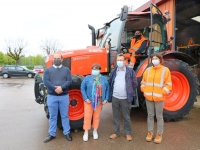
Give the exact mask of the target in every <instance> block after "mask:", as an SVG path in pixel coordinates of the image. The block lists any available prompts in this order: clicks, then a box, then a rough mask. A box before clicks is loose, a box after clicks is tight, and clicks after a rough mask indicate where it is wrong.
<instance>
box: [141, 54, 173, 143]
mask: <svg viewBox="0 0 200 150" xmlns="http://www.w3.org/2000/svg"><path fill="white" fill-rule="evenodd" d="M151 62H152V64H153V66H152V67H149V68H147V69H146V70H145V72H144V74H143V78H142V82H141V91H142V92H143V93H144V97H145V98H146V106H147V113H148V118H147V124H148V134H147V137H146V141H147V142H150V141H152V138H153V128H154V114H156V119H157V135H156V137H155V139H154V142H155V143H157V144H158V143H161V141H162V134H163V126H164V121H163V107H164V100H165V95H167V94H169V93H170V90H171V89H172V81H171V73H170V70H169V69H168V68H167V67H164V66H163V65H162V63H163V62H164V60H163V57H162V55H160V54H153V55H152V56H151ZM154 111H155V113H154Z"/></svg>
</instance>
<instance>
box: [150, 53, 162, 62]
mask: <svg viewBox="0 0 200 150" xmlns="http://www.w3.org/2000/svg"><path fill="white" fill-rule="evenodd" d="M154 56H156V57H158V58H159V59H160V64H163V63H164V59H163V56H162V55H161V54H159V53H154V54H152V55H151V62H152V58H153V57H154Z"/></svg>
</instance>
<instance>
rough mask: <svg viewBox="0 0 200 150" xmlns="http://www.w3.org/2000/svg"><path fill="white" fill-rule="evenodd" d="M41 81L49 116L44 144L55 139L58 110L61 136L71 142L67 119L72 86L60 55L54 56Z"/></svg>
mask: <svg viewBox="0 0 200 150" xmlns="http://www.w3.org/2000/svg"><path fill="white" fill-rule="evenodd" d="M43 80H44V84H45V86H46V87H47V89H48V95H47V106H48V109H49V114H50V118H49V131H48V133H49V136H47V137H46V138H45V140H44V142H45V143H46V142H49V141H51V140H52V139H54V138H55V137H56V129H57V116H58V110H59V111H60V115H61V120H62V127H63V134H64V136H65V137H66V139H67V140H68V141H72V137H71V135H70V125H69V117H68V109H69V95H68V89H69V86H70V85H71V84H72V77H71V72H70V70H69V69H68V68H67V67H64V66H62V55H61V54H54V62H53V66H51V67H49V68H47V69H46V70H45V72H44V77H43Z"/></svg>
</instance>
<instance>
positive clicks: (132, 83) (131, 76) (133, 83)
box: [109, 67, 138, 102]
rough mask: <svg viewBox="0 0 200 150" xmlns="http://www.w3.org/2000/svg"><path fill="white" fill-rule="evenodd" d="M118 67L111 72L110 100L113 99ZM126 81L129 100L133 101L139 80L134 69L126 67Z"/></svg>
mask: <svg viewBox="0 0 200 150" xmlns="http://www.w3.org/2000/svg"><path fill="white" fill-rule="evenodd" d="M116 72H117V67H116V68H115V69H113V70H112V71H111V73H110V78H109V84H110V96H109V100H110V101H111V100H112V96H113V89H114V82H115V78H116ZM125 82H126V92H127V100H128V102H132V101H133V96H134V95H135V89H136V88H137V85H138V82H137V78H136V75H135V72H134V70H133V69H131V68H128V67H126V73H125Z"/></svg>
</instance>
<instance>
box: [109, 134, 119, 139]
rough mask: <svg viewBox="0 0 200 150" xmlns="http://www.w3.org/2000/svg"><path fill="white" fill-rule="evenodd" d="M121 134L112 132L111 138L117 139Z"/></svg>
mask: <svg viewBox="0 0 200 150" xmlns="http://www.w3.org/2000/svg"><path fill="white" fill-rule="evenodd" d="M118 136H119V134H112V135H111V136H110V139H115V138H117V137H118Z"/></svg>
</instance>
